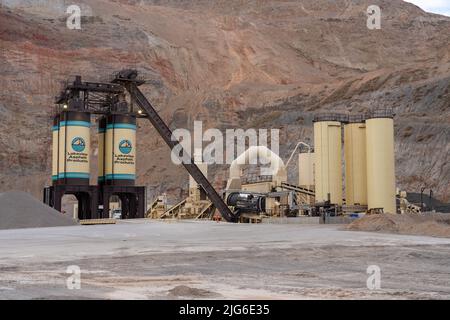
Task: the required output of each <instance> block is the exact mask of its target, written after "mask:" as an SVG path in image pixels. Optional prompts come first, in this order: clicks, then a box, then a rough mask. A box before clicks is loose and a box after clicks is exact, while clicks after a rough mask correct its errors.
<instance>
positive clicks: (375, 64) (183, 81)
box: [0, 0, 450, 201]
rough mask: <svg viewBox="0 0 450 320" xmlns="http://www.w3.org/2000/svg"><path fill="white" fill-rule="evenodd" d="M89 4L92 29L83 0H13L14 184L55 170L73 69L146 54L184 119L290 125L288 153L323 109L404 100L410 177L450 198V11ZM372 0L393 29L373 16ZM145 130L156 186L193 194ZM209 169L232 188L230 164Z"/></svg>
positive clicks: (5, 56)
mask: <svg viewBox="0 0 450 320" xmlns="http://www.w3.org/2000/svg"><path fill="white" fill-rule="evenodd" d="M79 3H82V5H81V13H82V15H83V17H82V19H81V30H70V29H68V28H67V26H66V20H67V17H68V16H69V15H68V14H66V8H67V7H68V6H69V5H70V4H72V3H69V2H67V1H63V0H60V1H15V0H3V1H1V6H0V72H1V73H0V74H1V77H0V82H1V90H0V191H6V190H10V189H19V190H24V191H28V192H31V193H33V194H34V195H35V196H39V195H40V193H41V189H42V187H43V186H44V185H45V184H49V183H50V171H51V169H50V168H51V164H50V161H51V151H50V148H51V140H50V139H51V134H50V127H51V114H52V112H53V100H54V99H53V97H54V96H55V95H56V94H57V92H58V90H59V88H60V81H62V80H66V79H67V78H69V77H70V76H73V75H77V74H80V75H82V76H83V78H84V79H86V80H88V79H89V80H93V81H94V80H107V79H108V77H109V75H110V74H111V73H112V72H113V71H115V70H119V69H122V68H124V67H135V68H138V69H139V70H141V71H142V73H143V75H144V76H145V77H146V79H148V82H147V84H146V85H145V86H144V87H143V90H144V92H145V94H146V95H147V97H148V98H149V99H150V100H151V101H152V103H153V104H154V105H155V106H156V107H157V109H158V110H159V111H160V113H161V115H162V117H163V118H164V120H165V121H167V123H169V124H170V126H171V128H187V129H192V127H193V122H194V120H200V121H203V126H204V129H207V128H218V129H220V130H223V131H224V130H225V129H229V128H244V129H245V128H257V129H259V128H278V129H280V139H281V144H280V153H281V156H282V158H283V159H287V157H288V155H289V154H290V152H291V151H292V149H293V147H294V146H295V144H296V143H297V142H298V141H299V140H302V141H305V142H312V123H311V120H312V117H313V115H314V113H316V112H323V111H354V112H363V111H365V110H368V108H371V107H392V108H394V110H395V113H396V120H395V134H396V137H395V139H396V140H395V141H396V171H397V172H396V173H397V183H398V186H399V187H400V188H402V189H406V190H409V191H412V192H417V191H418V190H420V188H421V187H422V186H426V187H427V188H432V189H433V191H434V194H435V195H436V196H437V197H438V198H440V199H441V200H444V201H449V200H450V192H449V190H450V161H449V158H450V157H449V151H450V141H449V140H450V138H449V137H450V132H449V130H450V129H449V128H450V92H449V90H450V18H448V17H444V16H439V15H433V14H429V13H425V12H423V11H422V10H420V9H419V8H417V7H415V6H414V5H411V4H409V3H406V2H403V1H400V0H381V1H372V0H371V1H359V0H337V1H334V0H333V1H332V0H305V1H275V0H258V1H238V0H227V1H224V0H192V1H175V0H153V1H131V0H129V1H126V0H115V1H113V0H111V1H106V0H92V1H79ZM372 4H377V5H379V6H380V7H381V9H382V16H381V18H382V19H381V29H380V30H369V29H368V28H367V26H366V21H367V16H366V10H367V7H368V6H369V5H372ZM92 135H93V137H94V136H95V131H94V129H93V132H92ZM138 141H139V143H138V150H139V151H138V159H137V162H138V172H137V173H138V183H139V184H142V185H147V186H148V187H149V190H150V193H149V196H150V197H152V196H153V195H155V194H157V193H160V192H168V193H169V195H171V197H173V198H179V197H181V196H183V195H184V194H185V193H186V190H187V185H188V176H187V173H186V172H185V171H184V169H183V168H182V167H179V166H176V165H174V164H172V162H171V159H170V152H169V150H168V148H167V146H166V145H165V144H164V142H163V141H162V139H161V138H159V137H158V135H157V134H156V131H155V130H154V129H153V128H152V127H151V126H150V124H149V123H147V121H145V120H141V121H140V122H139V130H138ZM92 143H93V158H92V162H93V163H95V162H96V156H95V148H96V146H97V144H96V140H95V138H94V139H93V141H92ZM295 165H296V164H294V163H293V164H292V165H291V166H290V168H289V179H291V180H292V181H291V182H292V183H296V181H295V179H296V177H297V173H296V170H297V169H296V168H295ZM92 168H93V170H92V176H93V179H92V183H94V181H95V174H96V170H95V165H92ZM209 173H210V179H211V180H213V181H214V182H215V184H216V186H217V187H218V188H220V187H223V181H224V180H225V179H226V176H227V166H226V165H216V166H211V168H210V169H209Z"/></svg>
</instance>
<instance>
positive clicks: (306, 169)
mask: <svg viewBox="0 0 450 320" xmlns="http://www.w3.org/2000/svg"><path fill="white" fill-rule="evenodd" d="M298 185H299V186H301V187H303V188H308V189H310V190H314V152H308V153H300V154H299V155H298Z"/></svg>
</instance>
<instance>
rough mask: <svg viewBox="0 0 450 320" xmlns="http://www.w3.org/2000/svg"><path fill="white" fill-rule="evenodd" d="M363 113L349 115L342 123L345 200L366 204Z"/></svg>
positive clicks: (348, 203)
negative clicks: (345, 121)
mask: <svg viewBox="0 0 450 320" xmlns="http://www.w3.org/2000/svg"><path fill="white" fill-rule="evenodd" d="M364 120H365V119H364V116H363V115H350V116H349V121H348V122H347V123H346V124H345V125H344V159H345V202H346V205H350V206H352V205H363V206H365V205H367V170H366V166H367V164H366V159H367V157H366V124H365V121H364Z"/></svg>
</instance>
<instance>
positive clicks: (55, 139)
mask: <svg viewBox="0 0 450 320" xmlns="http://www.w3.org/2000/svg"><path fill="white" fill-rule="evenodd" d="M58 156H59V115H56V116H55V117H54V118H53V126H52V183H53V184H56V182H57V181H58Z"/></svg>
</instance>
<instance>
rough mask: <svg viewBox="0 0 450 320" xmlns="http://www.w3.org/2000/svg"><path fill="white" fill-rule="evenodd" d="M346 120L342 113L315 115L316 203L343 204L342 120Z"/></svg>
mask: <svg viewBox="0 0 450 320" xmlns="http://www.w3.org/2000/svg"><path fill="white" fill-rule="evenodd" d="M346 120H347V117H346V116H344V115H340V114H319V115H317V116H315V117H314V153H315V157H314V158H315V192H316V197H315V200H316V203H323V202H326V201H328V200H330V203H331V204H337V205H342V161H341V148H342V141H341V139H342V134H341V121H346Z"/></svg>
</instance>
